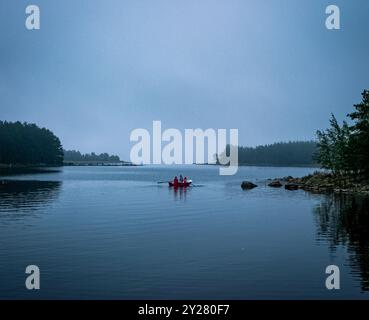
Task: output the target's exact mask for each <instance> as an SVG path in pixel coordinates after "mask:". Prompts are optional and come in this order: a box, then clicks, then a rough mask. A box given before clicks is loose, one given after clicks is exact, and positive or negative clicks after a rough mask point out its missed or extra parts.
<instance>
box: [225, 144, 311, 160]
mask: <svg viewBox="0 0 369 320" xmlns="http://www.w3.org/2000/svg"><path fill="white" fill-rule="evenodd" d="M316 147H317V146H316V142H314V141H291V142H278V143H274V144H270V145H263V146H257V147H239V148H238V162H239V164H241V165H275V166H304V165H312V164H314V161H313V155H314V153H315V152H316ZM229 150H230V147H229V146H227V148H226V153H227V154H229ZM224 156H225V153H224V152H223V153H221V154H220V155H219V158H221V157H224Z"/></svg>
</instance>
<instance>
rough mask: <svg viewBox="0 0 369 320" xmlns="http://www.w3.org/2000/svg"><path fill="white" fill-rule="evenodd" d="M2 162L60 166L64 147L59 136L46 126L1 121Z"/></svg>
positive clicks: (4, 163) (0, 149) (0, 152)
mask: <svg viewBox="0 0 369 320" xmlns="http://www.w3.org/2000/svg"><path fill="white" fill-rule="evenodd" d="M0 164H2V165H14V166H16V165H23V166H28V165H37V166H43V165H45V166H60V165H62V164H63V148H62V145H61V143H60V140H59V138H58V137H57V136H55V135H54V133H52V132H51V131H50V130H48V129H46V128H39V127H38V126H37V125H35V124H30V123H26V122H25V123H21V122H19V121H18V122H7V121H0Z"/></svg>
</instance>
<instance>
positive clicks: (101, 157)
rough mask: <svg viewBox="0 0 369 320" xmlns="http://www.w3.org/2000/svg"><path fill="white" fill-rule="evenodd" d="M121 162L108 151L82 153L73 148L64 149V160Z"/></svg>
mask: <svg viewBox="0 0 369 320" xmlns="http://www.w3.org/2000/svg"><path fill="white" fill-rule="evenodd" d="M84 161H85V162H88V161H93V162H111V163H115V162H121V160H120V158H119V156H116V155H109V154H108V153H101V154H95V153H94V152H91V153H86V154H82V153H81V152H79V151H75V150H64V162H84Z"/></svg>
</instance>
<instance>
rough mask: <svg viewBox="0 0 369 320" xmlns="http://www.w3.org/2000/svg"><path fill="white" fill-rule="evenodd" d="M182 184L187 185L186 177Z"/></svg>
mask: <svg viewBox="0 0 369 320" xmlns="http://www.w3.org/2000/svg"><path fill="white" fill-rule="evenodd" d="M183 183H184V184H185V185H186V183H187V177H184V179H183Z"/></svg>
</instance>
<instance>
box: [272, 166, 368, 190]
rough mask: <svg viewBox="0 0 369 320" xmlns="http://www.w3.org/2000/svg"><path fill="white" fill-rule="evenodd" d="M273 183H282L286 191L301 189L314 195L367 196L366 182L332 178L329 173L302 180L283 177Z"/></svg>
mask: <svg viewBox="0 0 369 320" xmlns="http://www.w3.org/2000/svg"><path fill="white" fill-rule="evenodd" d="M274 181H280V182H281V183H284V187H285V188H286V189H288V190H297V189H302V190H305V191H310V192H316V193H326V192H335V193H362V194H368V195H369V182H368V181H360V180H357V179H353V178H350V177H341V176H334V175H333V174H331V173H324V172H315V173H313V174H310V175H308V176H305V177H302V178H294V177H285V178H281V179H275V180H274Z"/></svg>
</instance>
